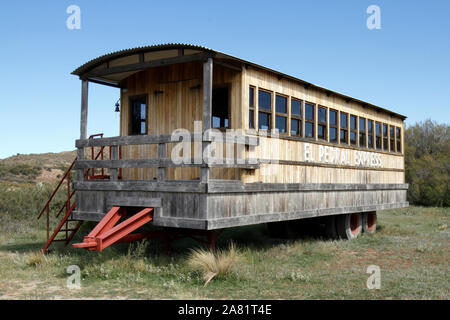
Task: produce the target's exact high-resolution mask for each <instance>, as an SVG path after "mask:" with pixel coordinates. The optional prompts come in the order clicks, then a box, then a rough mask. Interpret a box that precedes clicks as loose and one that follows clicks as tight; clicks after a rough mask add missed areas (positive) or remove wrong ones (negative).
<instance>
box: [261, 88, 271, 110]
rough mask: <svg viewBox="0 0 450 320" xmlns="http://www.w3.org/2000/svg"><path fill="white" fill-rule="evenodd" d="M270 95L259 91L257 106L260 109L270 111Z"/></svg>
mask: <svg viewBox="0 0 450 320" xmlns="http://www.w3.org/2000/svg"><path fill="white" fill-rule="evenodd" d="M271 100H272V94H271V93H269V92H267V91H262V90H259V93H258V104H259V108H260V109H265V110H270V108H271V105H272V102H271Z"/></svg>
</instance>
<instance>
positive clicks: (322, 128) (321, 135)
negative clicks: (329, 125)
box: [317, 124, 327, 139]
mask: <svg viewBox="0 0 450 320" xmlns="http://www.w3.org/2000/svg"><path fill="white" fill-rule="evenodd" d="M325 130H326V126H322V125H320V124H319V125H318V126H317V138H319V139H326V138H327V136H326V135H325Z"/></svg>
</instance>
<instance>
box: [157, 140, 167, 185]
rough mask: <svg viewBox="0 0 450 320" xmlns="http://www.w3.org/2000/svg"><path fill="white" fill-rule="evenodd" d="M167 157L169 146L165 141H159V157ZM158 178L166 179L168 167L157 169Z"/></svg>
mask: <svg viewBox="0 0 450 320" xmlns="http://www.w3.org/2000/svg"><path fill="white" fill-rule="evenodd" d="M166 157H167V148H166V144H165V143H159V144H158V159H159V160H161V159H165V158H166ZM156 179H157V180H158V181H165V180H166V168H165V167H158V169H157V175H156Z"/></svg>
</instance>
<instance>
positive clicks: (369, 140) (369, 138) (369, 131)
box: [367, 120, 374, 149]
mask: <svg viewBox="0 0 450 320" xmlns="http://www.w3.org/2000/svg"><path fill="white" fill-rule="evenodd" d="M367 144H368V148H370V149H373V147H374V143H373V120H367Z"/></svg>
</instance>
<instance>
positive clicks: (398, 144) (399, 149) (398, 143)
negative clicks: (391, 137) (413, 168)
mask: <svg viewBox="0 0 450 320" xmlns="http://www.w3.org/2000/svg"><path fill="white" fill-rule="evenodd" d="M397 152H402V143H401V142H400V141H397Z"/></svg>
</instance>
